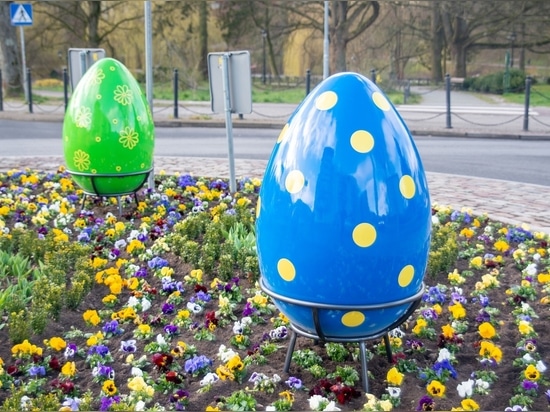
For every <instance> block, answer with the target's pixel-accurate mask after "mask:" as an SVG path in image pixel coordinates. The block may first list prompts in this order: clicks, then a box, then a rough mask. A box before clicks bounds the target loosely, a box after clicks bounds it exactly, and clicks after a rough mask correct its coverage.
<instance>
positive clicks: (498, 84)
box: [463, 69, 525, 94]
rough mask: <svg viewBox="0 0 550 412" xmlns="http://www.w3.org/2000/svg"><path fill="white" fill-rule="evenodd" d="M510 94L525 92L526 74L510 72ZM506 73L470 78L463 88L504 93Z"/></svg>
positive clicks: (518, 71) (500, 72)
mask: <svg viewBox="0 0 550 412" xmlns="http://www.w3.org/2000/svg"><path fill="white" fill-rule="evenodd" d="M509 73H510V89H509V91H510V92H514V93H521V92H523V91H524V90H525V73H524V72H522V71H521V70H516V69H511V70H510V72H509ZM504 75H505V72H504V71H499V72H496V73H491V74H487V75H485V76H478V77H468V78H466V79H464V84H463V87H464V89H466V90H470V91H474V92H482V93H494V94H503V93H504Z"/></svg>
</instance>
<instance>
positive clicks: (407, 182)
mask: <svg viewBox="0 0 550 412" xmlns="http://www.w3.org/2000/svg"><path fill="white" fill-rule="evenodd" d="M399 191H400V192H401V194H402V195H403V197H405V198H406V199H410V198H412V197H413V196H414V194H415V193H416V185H415V184H414V180H413V178H412V177H410V176H409V175H405V176H403V177H402V178H401V179H400V180H399Z"/></svg>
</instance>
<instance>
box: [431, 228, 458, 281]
mask: <svg viewBox="0 0 550 412" xmlns="http://www.w3.org/2000/svg"><path fill="white" fill-rule="evenodd" d="M457 259H458V245H457V242H456V232H455V231H454V230H453V229H452V228H451V227H449V226H441V225H436V226H434V227H433V229H432V244H431V246H430V254H429V257H428V267H427V269H426V274H427V276H429V277H432V278H435V277H436V276H437V275H439V274H445V275H446V274H447V273H448V272H449V271H450V270H451V269H452V267H453V265H454V264H455V263H456V260H457Z"/></svg>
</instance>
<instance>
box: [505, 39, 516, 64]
mask: <svg viewBox="0 0 550 412" xmlns="http://www.w3.org/2000/svg"><path fill="white" fill-rule="evenodd" d="M507 39H508V40H509V41H510V67H514V42H515V41H516V32H515V31H513V32H512V33H510V34H509V35H508V37H507Z"/></svg>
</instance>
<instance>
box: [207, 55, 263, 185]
mask: <svg viewBox="0 0 550 412" xmlns="http://www.w3.org/2000/svg"><path fill="white" fill-rule="evenodd" d="M208 77H209V81H210V100H211V102H210V103H211V106H212V111H213V112H214V113H220V112H221V111H222V110H223V111H224V112H225V128H226V134H227V146H228V154H229V189H230V190H231V192H232V193H235V192H236V191H237V183H236V180H235V159H234V155H233V123H232V119H231V114H232V113H251V112H252V82H251V75H250V53H249V52H248V51H237V52H226V53H209V54H208Z"/></svg>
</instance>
